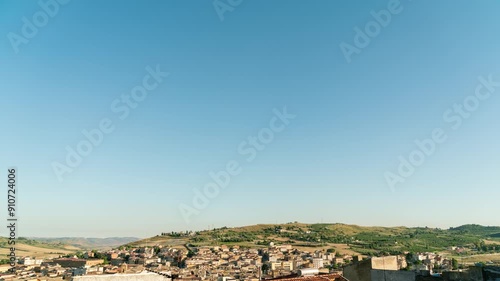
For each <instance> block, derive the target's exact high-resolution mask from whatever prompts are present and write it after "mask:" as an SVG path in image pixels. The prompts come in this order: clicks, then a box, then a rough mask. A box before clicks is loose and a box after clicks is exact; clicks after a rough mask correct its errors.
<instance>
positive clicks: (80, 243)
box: [28, 237, 140, 250]
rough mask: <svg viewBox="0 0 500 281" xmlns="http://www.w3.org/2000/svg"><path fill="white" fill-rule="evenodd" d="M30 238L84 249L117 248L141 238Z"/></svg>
mask: <svg viewBox="0 0 500 281" xmlns="http://www.w3.org/2000/svg"><path fill="white" fill-rule="evenodd" d="M28 239H31V240H35V241H39V242H43V243H47V244H52V245H61V246H62V245H69V246H73V247H76V248H79V249H82V250H92V249H96V250H97V249H107V248H115V247H118V246H121V245H124V244H128V243H131V242H135V241H138V240H140V238H136V237H109V238H84V237H59V238H42V237H29V238H28Z"/></svg>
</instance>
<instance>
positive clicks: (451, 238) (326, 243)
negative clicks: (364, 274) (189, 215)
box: [129, 223, 500, 255]
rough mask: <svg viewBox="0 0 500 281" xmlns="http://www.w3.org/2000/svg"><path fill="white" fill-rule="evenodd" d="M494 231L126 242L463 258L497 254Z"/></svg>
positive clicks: (357, 230) (276, 231)
mask: <svg viewBox="0 0 500 281" xmlns="http://www.w3.org/2000/svg"><path fill="white" fill-rule="evenodd" d="M499 230H500V227H493V226H480V225H464V226H460V227H456V228H450V229H438V228H427V227H412V228H410V227H403V226H401V227H378V226H374V227H372V226H370V227H368V226H358V225H347V224H340V223H334V224H328V223H325V224H304V223H287V224H258V225H251V226H244V227H235V228H226V227H222V228H218V229H213V230H208V231H198V232H194V233H175V232H173V233H164V235H159V236H156V237H152V238H149V239H145V240H140V241H137V242H134V243H131V244H129V246H139V245H169V246H172V247H182V246H183V245H184V244H188V243H189V244H193V245H196V246H204V245H207V246H211V245H220V244H228V245H239V246H243V247H265V246H267V245H269V243H270V242H274V243H278V244H292V245H293V246H294V247H296V248H302V249H309V250H311V249H312V250H314V249H328V248H333V249H336V250H337V251H340V252H342V253H349V254H363V255H379V254H396V253H402V252H405V251H411V252H445V251H448V252H449V253H450V254H453V253H452V252H450V248H451V247H456V246H461V247H464V248H466V249H467V250H468V251H467V253H469V254H494V253H500V237H499V236H497V234H498V233H500V231H499Z"/></svg>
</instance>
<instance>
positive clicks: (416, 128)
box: [0, 0, 500, 237]
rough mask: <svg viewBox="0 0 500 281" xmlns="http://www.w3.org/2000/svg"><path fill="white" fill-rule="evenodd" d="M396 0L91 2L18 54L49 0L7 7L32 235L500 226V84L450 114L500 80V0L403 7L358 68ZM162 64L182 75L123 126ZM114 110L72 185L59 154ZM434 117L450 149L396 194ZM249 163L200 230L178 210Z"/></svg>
mask: <svg viewBox="0 0 500 281" xmlns="http://www.w3.org/2000/svg"><path fill="white" fill-rule="evenodd" d="M45 2H46V1H45ZM223 2H225V1H223ZM389 2H390V1H387V0H384V1H378V0H377V1H344V0H341V1H327V0H321V1H295V0H281V1H279V0H276V1H264V0H252V1H243V2H242V3H241V4H240V5H238V6H236V7H234V10H233V11H231V12H226V13H224V20H223V21H221V20H220V18H219V17H218V14H217V12H216V10H215V9H214V6H213V4H212V1H191V0H183V1H147V2H140V1H120V3H118V2H116V1H77V0H73V1H71V2H69V3H68V4H66V5H60V7H59V10H58V12H57V13H56V15H55V16H54V17H51V18H50V19H49V21H48V23H47V25H46V26H43V27H41V28H39V30H38V32H37V33H36V35H35V36H34V37H33V38H30V39H29V42H28V43H27V44H21V45H19V46H18V48H19V52H18V53H16V52H15V51H14V48H13V46H12V44H11V42H10V40H9V37H8V34H9V33H11V32H12V33H15V34H18V35H22V27H23V20H22V19H23V17H26V18H27V19H28V20H31V21H32V20H33V15H34V14H35V13H37V12H38V11H40V10H41V9H42V8H41V7H40V5H39V4H37V2H35V1H32V2H28V1H25V2H19V1H14V0H9V1H2V2H1V3H0V34H3V37H2V38H3V39H2V40H1V41H0V93H1V95H2V104H3V107H2V110H1V111H0V117H1V120H2V122H1V125H0V128H1V130H2V138H0V147H2V154H1V155H2V167H3V169H4V172H3V173H2V175H3V176H4V177H6V172H5V170H6V169H7V167H9V166H16V167H17V168H18V170H19V174H18V176H19V185H18V189H19V205H18V217H19V218H20V222H19V223H20V226H19V235H21V236H88V237H89V236H91V237H108V236H140V237H146V236H152V235H156V234H158V233H160V232H165V231H171V230H186V229H204V228H207V227H208V225H214V226H216V227H220V226H238V225H248V224H254V223H275V222H280V223H285V222H288V221H302V222H321V221H323V222H343V223H353V224H361V225H387V226H392V225H407V226H417V225H418V226H437V227H449V226H457V225H460V224H465V223H479V224H485V225H500V221H499V219H498V216H497V215H496V214H498V213H500V204H498V198H500V191H499V189H498V184H499V182H500V174H499V173H498V170H499V168H500V162H499V161H498V159H500V145H499V143H498V138H499V137H500V133H499V132H498V128H499V122H498V120H500V119H499V118H500V110H499V108H500V88H498V89H497V90H496V92H495V93H493V94H492V95H491V97H490V98H489V99H487V100H484V101H481V103H480V105H479V107H478V109H477V110H475V111H474V112H473V113H472V114H471V116H470V118H468V119H467V120H464V122H463V124H462V126H461V127H460V128H459V129H457V130H452V129H450V124H449V123H447V122H446V121H444V120H443V113H444V112H446V110H447V109H449V108H452V106H453V105H454V104H455V103H462V102H463V101H464V99H465V98H466V97H468V96H470V95H473V94H474V90H475V88H476V86H477V85H478V83H479V81H478V77H479V76H483V77H488V75H490V74H491V75H492V77H493V80H494V81H500V69H499V66H500V55H499V54H498V45H499V43H500V41H499V39H498V36H496V32H497V30H498V28H499V27H500V19H499V18H498V14H497V11H498V9H499V8H500V3H498V2H495V1H482V2H481V3H478V2H476V1H458V2H457V1H451V0H450V1H440V2H431V1H415V0H414V1H407V0H401V2H400V6H401V8H402V11H401V12H400V13H398V14H393V15H392V17H391V21H390V23H389V24H388V25H387V26H386V27H382V28H381V30H380V33H379V34H378V35H377V36H375V37H373V38H371V41H370V44H369V45H368V46H367V47H366V48H362V49H361V52H360V53H359V54H355V55H353V56H352V61H351V62H350V63H348V62H347V61H346V59H345V57H344V55H343V53H342V51H341V49H340V48H339V45H340V44H341V43H342V42H346V43H348V44H352V45H353V44H354V37H355V31H354V28H355V27H359V28H361V29H364V28H365V25H366V24H367V23H369V22H370V21H372V20H373V16H372V15H371V14H370V12H371V11H375V12H378V11H380V10H383V9H387V6H388V3H389ZM157 65H159V66H160V68H161V70H162V71H165V72H169V73H170V75H169V77H168V78H166V79H165V81H164V82H162V83H161V84H160V85H159V86H158V87H157V88H156V89H154V90H153V91H151V92H150V93H149V94H148V96H147V98H146V99H145V100H144V101H142V102H141V103H140V104H139V106H138V107H137V108H136V109H133V110H132V111H131V113H130V115H129V116H128V117H127V118H126V119H124V120H120V119H119V118H118V117H117V115H116V114H115V113H113V112H112V110H111V107H110V105H111V103H112V102H113V100H115V99H117V98H120V96H121V95H122V94H124V93H129V92H130V90H131V89H132V88H133V87H135V86H137V85H140V84H141V83H142V79H143V77H144V76H145V75H146V74H147V71H146V70H145V68H146V67H147V66H152V67H155V66H157ZM285 106H286V107H287V110H288V111H289V112H290V113H292V114H294V115H296V118H295V119H293V120H292V121H291V122H290V124H289V125H288V126H287V127H286V129H285V130H284V131H283V132H280V133H279V134H276V135H275V138H274V141H272V142H271V143H269V144H268V145H266V148H265V150H263V151H260V152H259V153H258V156H257V158H256V159H255V160H254V161H252V162H250V163H248V162H246V161H244V160H242V159H243V158H244V157H242V156H241V155H239V154H238V145H239V144H240V143H241V142H242V141H245V140H246V139H247V137H248V136H251V135H256V134H257V133H258V132H259V130H261V129H262V128H265V127H266V126H267V124H268V123H269V120H270V119H271V118H272V117H273V116H274V114H273V109H274V108H277V109H282V108H283V107H285ZM103 118H110V119H111V120H112V121H113V124H114V125H115V130H114V131H113V132H112V133H110V134H109V135H106V136H105V137H104V140H103V142H102V143H101V144H100V145H99V146H97V147H95V148H94V149H93V151H92V153H90V154H89V155H88V156H87V157H84V159H83V161H82V163H81V164H80V165H79V166H78V167H76V168H75V169H74V171H73V172H72V173H68V174H66V175H65V176H64V180H63V181H62V182H60V181H58V179H57V176H56V175H55V173H54V171H53V168H52V166H51V163H53V162H54V161H58V162H61V163H62V162H63V161H64V158H65V157H66V150H65V147H66V146H68V145H69V146H71V147H75V146H76V145H77V143H78V142H79V141H81V140H82V139H83V135H82V133H81V131H82V130H84V129H86V130H91V129H95V128H97V127H98V124H99V122H100V120H102V119H103ZM434 128H443V129H444V130H445V131H446V134H447V136H448V139H447V141H446V142H445V143H443V144H439V145H438V146H437V148H436V151H435V152H434V153H433V154H432V155H430V156H429V157H427V159H426V160H425V163H424V164H422V165H421V166H420V167H418V168H417V169H416V171H415V173H414V174H413V175H412V176H411V177H409V178H408V179H406V181H405V182H404V183H400V184H398V185H397V188H396V189H395V191H394V192H393V191H391V189H390V188H389V187H388V185H387V183H386V180H385V178H384V173H386V172H387V171H390V172H394V173H395V172H396V171H397V168H398V165H399V160H398V157H399V156H400V155H403V156H404V157H407V156H408V155H409V154H410V153H411V152H412V151H413V150H415V149H416V145H415V144H414V140H415V139H424V138H429V137H430V136H431V132H432V131H433V129H434ZM232 159H233V160H236V161H239V162H240V163H241V164H242V168H243V172H242V173H241V174H240V175H238V176H235V177H234V178H232V180H231V184H230V186H229V187H227V188H225V189H224V190H222V191H221V192H220V194H219V195H218V196H217V197H216V198H214V199H211V200H210V205H209V206H208V207H207V208H205V209H203V210H202V211H201V212H200V213H199V214H198V215H196V216H193V217H192V220H191V222H190V223H189V224H186V222H185V221H184V220H183V217H182V215H181V213H180V211H179V205H180V204H190V202H191V201H192V199H193V196H194V193H193V188H202V187H203V186H204V185H205V184H206V183H207V182H210V177H209V172H210V171H218V170H221V169H223V168H224V167H225V165H226V163H227V162H228V161H229V160H232ZM3 204H5V203H3Z"/></svg>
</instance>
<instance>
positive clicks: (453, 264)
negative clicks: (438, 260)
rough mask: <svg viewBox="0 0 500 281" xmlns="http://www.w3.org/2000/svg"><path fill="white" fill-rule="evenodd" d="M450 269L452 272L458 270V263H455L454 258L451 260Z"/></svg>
mask: <svg viewBox="0 0 500 281" xmlns="http://www.w3.org/2000/svg"><path fill="white" fill-rule="evenodd" d="M451 267H452V268H453V269H454V270H456V269H458V261H457V259H455V258H452V259H451Z"/></svg>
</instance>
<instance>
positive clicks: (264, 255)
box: [0, 223, 500, 281]
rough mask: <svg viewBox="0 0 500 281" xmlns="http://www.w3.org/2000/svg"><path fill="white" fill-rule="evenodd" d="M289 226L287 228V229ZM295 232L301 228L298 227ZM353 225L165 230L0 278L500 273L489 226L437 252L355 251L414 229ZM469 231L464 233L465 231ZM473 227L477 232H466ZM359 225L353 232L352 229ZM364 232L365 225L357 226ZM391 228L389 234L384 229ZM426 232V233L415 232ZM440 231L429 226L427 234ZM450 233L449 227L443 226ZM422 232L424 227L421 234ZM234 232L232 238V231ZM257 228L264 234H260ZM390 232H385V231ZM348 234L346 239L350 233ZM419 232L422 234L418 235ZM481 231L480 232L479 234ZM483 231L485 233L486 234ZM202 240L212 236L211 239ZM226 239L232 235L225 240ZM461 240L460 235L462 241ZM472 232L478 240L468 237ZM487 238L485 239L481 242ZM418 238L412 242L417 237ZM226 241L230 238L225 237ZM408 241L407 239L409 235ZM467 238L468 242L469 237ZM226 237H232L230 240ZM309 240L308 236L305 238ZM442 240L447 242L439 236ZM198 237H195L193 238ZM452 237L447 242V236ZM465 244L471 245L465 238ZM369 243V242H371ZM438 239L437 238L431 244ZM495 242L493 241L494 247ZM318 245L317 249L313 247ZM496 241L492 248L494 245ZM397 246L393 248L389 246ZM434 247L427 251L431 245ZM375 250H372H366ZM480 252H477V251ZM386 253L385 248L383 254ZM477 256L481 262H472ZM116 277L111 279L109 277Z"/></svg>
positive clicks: (19, 264)
mask: <svg viewBox="0 0 500 281" xmlns="http://www.w3.org/2000/svg"><path fill="white" fill-rule="evenodd" d="M287 227H288V228H287ZM329 228H332V229H336V230H337V231H338V230H339V229H343V236H341V237H340V238H337V239H339V241H334V242H342V241H340V240H341V239H345V238H346V237H348V238H349V241H350V242H349V244H342V243H330V242H323V243H322V242H321V241H318V239H314V241H312V242H311V243H300V242H299V241H297V240H293V239H288V240H284V239H281V240H282V241H281V242H280V241H277V240H278V238H279V237H280V236H281V235H282V234H287V235H290V233H292V234H293V233H294V232H287V230H288V231H297V232H301V233H302V232H303V235H304V237H306V236H308V235H310V236H312V237H316V235H318V233H320V236H321V235H322V236H321V237H323V239H326V240H328V239H332V238H331V237H333V236H327V235H325V233H327V232H331V229H330V230H328V229H329ZM298 229H301V230H300V231H299V230H298ZM349 229H350V231H353V229H355V227H354V226H349V227H341V225H340V226H339V225H305V224H298V223H291V224H287V225H272V226H269V225H261V226H252V227H246V228H239V229H238V228H235V229H229V228H220V229H212V230H207V231H201V232H193V231H186V232H182V233H179V232H168V233H166V232H165V233H160V234H158V235H157V236H155V237H152V238H148V239H144V240H141V241H136V242H132V243H128V244H125V245H122V246H120V247H117V248H114V249H111V250H91V251H78V252H75V253H73V254H66V255H60V256H58V257H55V258H35V257H18V258H17V260H16V265H15V267H12V266H11V264H4V265H2V266H0V271H2V272H4V273H3V274H2V275H1V277H0V280H5V281H17V280H23V281H38V280H40V281H41V280H61V279H64V280H75V281H78V280H81V281H94V280H97V279H99V280H103V281H109V280H108V279H116V280H118V279H119V280H132V279H134V280H151V281H156V280H174V279H175V280H179V281H233V280H234V281H236V280H241V281H259V280H275V279H279V280H284V279H292V280H293V281H299V280H302V279H304V281H306V280H307V281H315V279H311V278H315V277H318V278H322V279H318V281H319V280H324V279H325V278H326V279H328V280H330V281H334V280H351V281H354V280H360V281H372V280H373V281H376V280H386V279H387V276H390V277H391V280H408V281H410V280H436V281H439V280H454V281H455V280H456V281H458V280H477V281H480V280H497V279H485V278H500V254H499V252H500V243H498V244H497V243H496V242H498V241H497V237H495V235H496V234H493V236H492V235H491V234H490V232H491V230H496V229H490V228H484V227H481V228H478V227H477V226H467V227H461V228H460V230H456V229H455V231H460V233H461V236H453V235H451V237H452V240H453V239H458V240H460V241H463V242H465V244H456V245H452V246H447V247H445V248H443V249H442V251H409V250H404V247H402V246H401V245H399V246H397V247H399V249H400V251H399V252H396V251H395V249H397V248H390V249H389V248H387V247H386V246H383V245H381V246H379V247H380V248H378V249H372V250H375V251H367V252H366V253H367V254H360V253H359V252H357V251H355V250H357V249H360V248H359V245H362V244H365V246H366V245H371V244H369V243H368V241H373V239H375V238H376V237H378V239H376V241H378V242H377V243H380V241H382V240H381V239H380V236H385V235H390V237H395V238H394V239H396V240H397V241H395V242H396V243H394V242H393V241H389V242H387V243H392V244H393V245H398V244H405V243H407V240H404V239H401V238H398V237H400V236H401V234H404V235H406V234H405V233H408V232H413V231H415V230H414V229H413V230H412V229H406V228H405V229H398V230H397V231H399V232H400V234H398V235H397V234H396V233H397V231H396V230H395V229H391V230H390V231H389V228H388V229H379V232H378V234H377V233H376V232H373V233H372V236H375V238H373V239H372V240H369V239H368V234H367V233H364V232H359V233H354V232H352V233H351V232H349ZM467 229H468V230H469V232H468V233H466V232H467V231H466V230H467ZM471 229H474V230H475V232H471V231H470V230H471ZM358 230H359V229H358ZM361 230H363V231H365V230H370V231H373V230H374V229H371V228H361ZM388 231H389V232H388ZM418 231H424V230H418ZM433 231H439V230H428V232H433ZM449 231H452V232H453V230H449ZM424 232H425V231H424ZM236 233H237V235H236ZM258 233H268V235H264V236H260V235H258ZM387 233H391V234H387ZM350 235H353V236H352V237H349V236H350ZM422 235H428V233H427V234H425V233H424V234H422ZM481 235H483V236H481ZM484 235H486V236H484ZM207 237H218V238H217V239H215V240H214V241H209V239H208V238H207ZM231 237H232V238H231ZM237 237H251V238H252V239H254V240H252V243H253V244H252V243H251V242H250V241H234V240H238V239H237ZM460 237H461V238H460ZM472 237H476V238H477V237H482V238H483V239H480V240H477V241H475V240H474V241H475V242H472V241H473V240H472ZM485 237H489V238H490V239H489V240H488V239H485ZM418 238H419V237H418V235H417V237H413V238H412V239H414V240H415V243H416V242H417V241H416V240H419V239H418ZM231 239H232V240H231ZM408 239H410V238H408ZM469 239H470V240H469ZM229 240H231V241H229ZM269 240H273V241H269ZM309 240H312V239H309ZM444 240H445V241H447V240H446V239H444ZM195 241H197V242H195ZM450 241H451V240H450ZM469 242H470V243H469ZM370 243H371V242H370ZM436 243H438V241H437V242H436ZM492 245H493V246H492ZM314 246H316V247H314ZM497 246H498V247H497ZM395 247H396V246H395ZM434 247H437V246H436V245H435V244H433V245H429V246H428V248H432V249H434ZM372 248H373V247H372ZM483 250H486V252H485V253H483V254H481V251H483ZM389 251H390V252H389ZM471 257H479V258H480V259H485V258H486V260H484V261H481V262H475V261H477V259H473V258H471ZM113 281H114V280H113Z"/></svg>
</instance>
